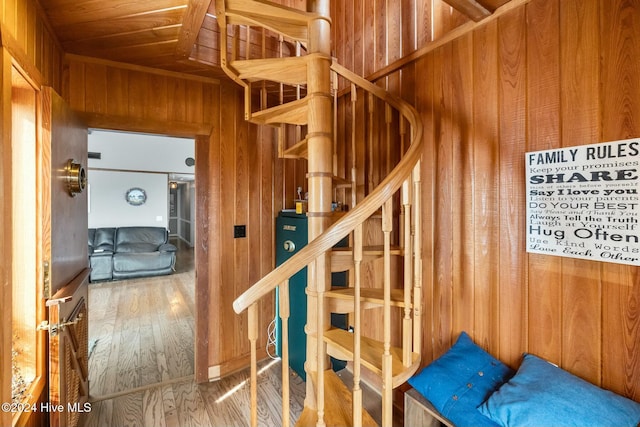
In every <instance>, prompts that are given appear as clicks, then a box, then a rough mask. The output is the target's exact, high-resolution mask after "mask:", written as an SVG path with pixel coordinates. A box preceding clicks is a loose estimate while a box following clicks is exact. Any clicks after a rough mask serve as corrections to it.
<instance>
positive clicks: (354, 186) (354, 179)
mask: <svg viewBox="0 0 640 427" xmlns="http://www.w3.org/2000/svg"><path fill="white" fill-rule="evenodd" d="M357 102H358V89H357V87H356V85H355V84H353V83H351V209H353V208H355V207H356V204H357V201H358V200H357V199H358V169H357V162H356V143H357V141H356V126H357V121H356V117H357V115H356V106H357V105H356V103H357Z"/></svg>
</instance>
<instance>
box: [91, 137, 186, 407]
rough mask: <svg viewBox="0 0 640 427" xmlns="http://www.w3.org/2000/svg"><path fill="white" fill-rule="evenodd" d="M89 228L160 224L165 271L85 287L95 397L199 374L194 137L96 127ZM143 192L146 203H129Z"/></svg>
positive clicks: (94, 399)
mask: <svg viewBox="0 0 640 427" xmlns="http://www.w3.org/2000/svg"><path fill="white" fill-rule="evenodd" d="M88 144H89V147H88V148H89V162H88V173H87V175H88V191H89V202H88V217H89V221H88V223H89V228H96V229H97V228H101V227H106V228H109V227H115V228H119V227H138V226H141V227H148V226H153V227H164V228H166V229H167V230H168V236H169V238H168V239H169V240H168V242H169V243H171V244H173V245H175V246H176V247H177V248H178V250H177V252H176V262H175V267H174V271H172V272H171V273H170V274H167V275H158V276H149V277H132V278H127V279H124V280H97V281H95V282H93V281H92V283H91V284H90V285H89V307H90V308H89V378H90V384H91V389H90V394H91V401H92V402H98V401H103V400H107V399H114V398H117V397H118V396H124V395H129V394H130V393H133V392H136V391H140V390H145V389H151V388H153V387H157V386H158V385H161V384H168V383H172V382H177V381H182V380H185V379H186V378H189V379H192V378H193V377H194V375H195V370H194V369H195V361H194V351H195V262H194V242H195V239H194V233H195V209H194V207H195V206H194V205H195V185H196V183H195V170H194V148H195V147H194V145H195V142H194V140H193V139H189V138H173V137H166V136H161V135H149V134H138V133H130V132H116V131H107V130H90V133H89V142H88ZM131 188H136V189H141V190H142V191H143V194H144V196H145V201H144V203H134V204H132V203H128V202H127V200H126V197H125V195H126V193H127V192H128V191H129V190H130V189H131Z"/></svg>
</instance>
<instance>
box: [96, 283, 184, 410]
mask: <svg viewBox="0 0 640 427" xmlns="http://www.w3.org/2000/svg"><path fill="white" fill-rule="evenodd" d="M193 284H194V273H193V271H191V272H184V273H179V274H173V275H170V276H161V277H154V278H141V279H134V280H122V281H116V282H107V283H98V284H92V285H91V286H90V289H89V340H90V342H91V343H95V344H93V351H92V354H91V358H90V360H89V379H90V384H91V395H92V396H93V397H95V398H100V397H101V396H105V395H107V396H108V395H111V394H114V393H120V392H123V391H126V390H130V389H133V388H138V387H142V386H148V385H151V384H156V383H160V382H163V381H169V380H173V379H176V378H182V377H185V376H188V375H193V369H194V366H193V363H194V361H193V358H194V354H193V348H194V345H193V343H194V323H195V319H194V316H193V305H194V292H193V286H194V285H193Z"/></svg>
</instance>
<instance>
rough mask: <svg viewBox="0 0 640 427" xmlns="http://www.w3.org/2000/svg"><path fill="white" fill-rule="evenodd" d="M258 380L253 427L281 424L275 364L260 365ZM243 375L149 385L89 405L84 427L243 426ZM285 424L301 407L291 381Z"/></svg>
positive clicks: (298, 384)
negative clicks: (289, 406) (255, 415)
mask: <svg viewBox="0 0 640 427" xmlns="http://www.w3.org/2000/svg"><path fill="white" fill-rule="evenodd" d="M260 367H262V368H265V370H264V371H263V372H262V373H261V374H260V376H259V377H258V384H259V390H258V400H259V401H260V402H261V405H260V407H259V409H258V419H259V425H261V426H279V425H282V419H281V416H280V413H281V402H282V400H281V397H280V396H281V395H282V393H281V376H280V373H281V368H280V362H279V361H271V362H263V363H261V364H260ZM248 379H249V371H248V370H245V371H241V372H238V373H236V374H234V375H230V376H228V377H226V378H223V379H222V380H220V381H216V382H211V383H205V384H196V383H195V382H194V381H193V379H192V378H189V379H182V380H178V381H175V382H169V383H166V384H160V385H156V386H151V387H148V388H145V389H142V390H138V391H134V392H131V393H127V394H123V395H120V396H117V397H113V398H110V399H105V400H94V401H93V402H92V406H91V412H90V414H89V416H88V417H87V418H86V420H85V423H84V426H85V427H102V426H145V427H146V426H166V427H174V426H175V427H183V426H184V427H186V426H194V427H195V426H212V427H213V426H247V425H249V423H250V420H249V405H248V402H249V384H248ZM290 386H291V395H292V398H291V409H290V414H291V420H292V421H295V420H296V419H297V418H298V417H299V415H300V413H301V412H302V406H303V404H304V398H303V396H304V391H305V385H304V382H303V381H302V380H301V379H300V377H298V376H292V377H291V379H290Z"/></svg>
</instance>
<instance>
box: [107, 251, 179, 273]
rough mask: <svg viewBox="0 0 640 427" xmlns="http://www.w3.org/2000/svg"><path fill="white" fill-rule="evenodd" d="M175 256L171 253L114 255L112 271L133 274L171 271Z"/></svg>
mask: <svg viewBox="0 0 640 427" xmlns="http://www.w3.org/2000/svg"><path fill="white" fill-rule="evenodd" d="M174 257H175V254H174V253H173V252H151V253H116V254H115V255H114V256H113V271H114V275H115V273H116V272H135V271H141V272H145V271H154V270H167V269H169V270H171V267H172V266H173V262H174Z"/></svg>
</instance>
